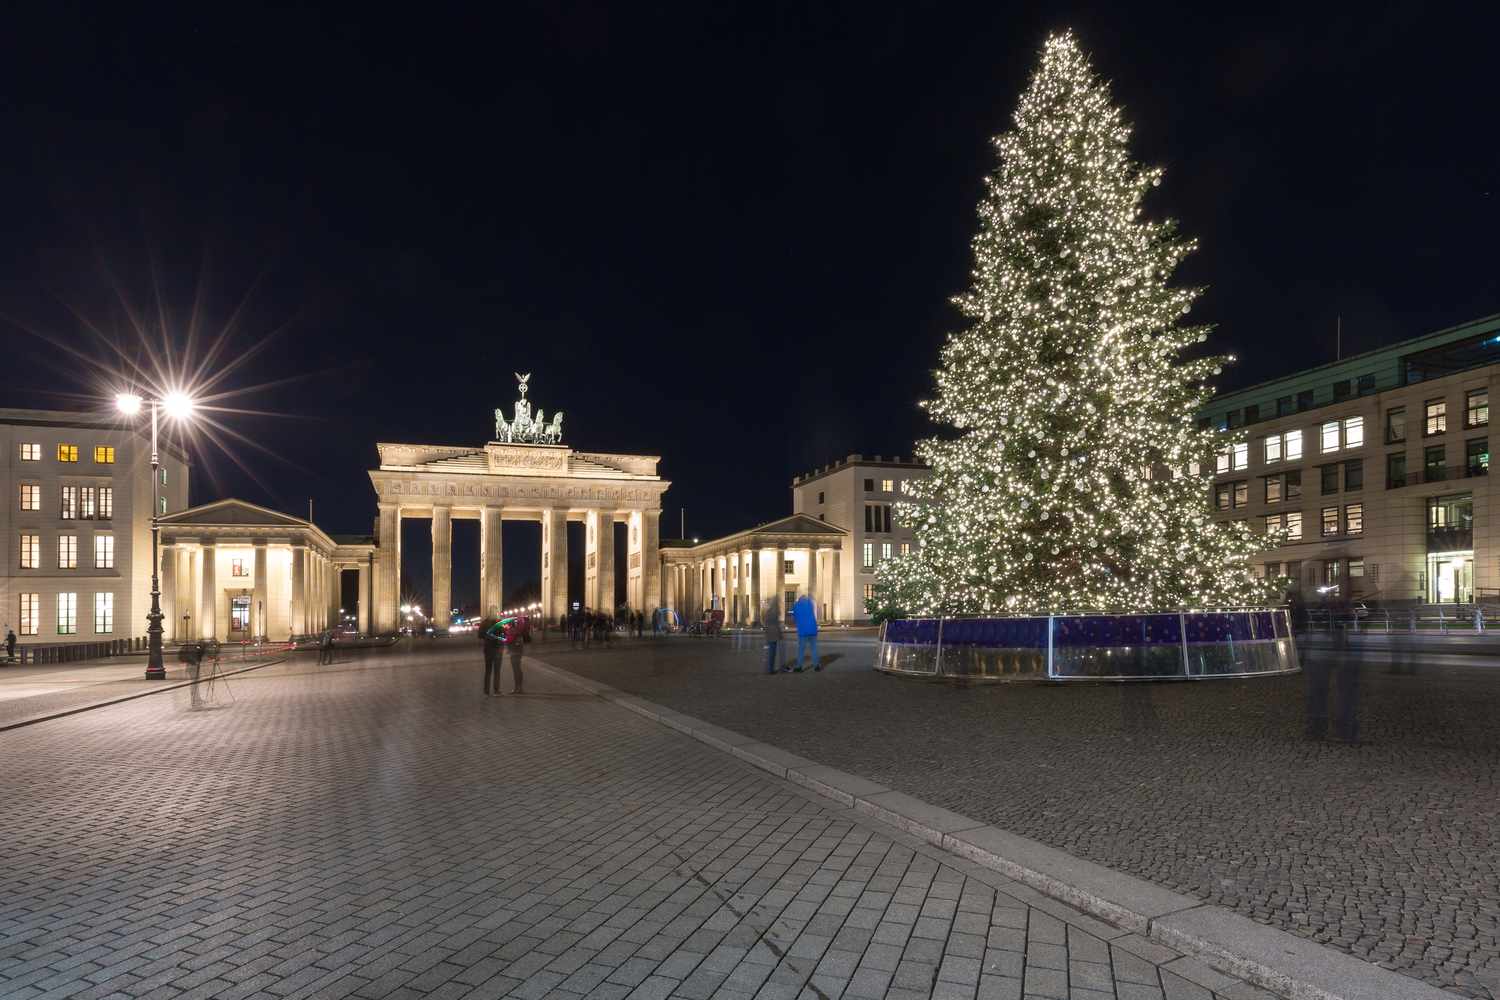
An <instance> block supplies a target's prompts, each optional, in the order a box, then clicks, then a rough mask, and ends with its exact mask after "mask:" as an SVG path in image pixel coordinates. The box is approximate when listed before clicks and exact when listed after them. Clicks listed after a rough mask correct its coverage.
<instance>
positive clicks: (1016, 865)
mask: <svg viewBox="0 0 1500 1000" xmlns="http://www.w3.org/2000/svg"><path fill="white" fill-rule="evenodd" d="M533 660H534V661H535V662H536V663H537V664H538V665H539V666H541V667H543V668H544V669H546V670H547V671H548V672H549V673H551V674H553V675H554V676H556V677H557V678H558V679H560V680H562V681H564V682H565V683H568V684H571V685H573V686H574V687H577V688H581V689H583V690H585V691H588V692H590V693H592V694H594V695H596V696H598V697H599V698H602V699H603V700H605V701H609V702H613V703H615V704H617V705H619V706H620V707H622V708H626V709H628V710H630V711H632V712H635V713H636V714H638V715H641V716H644V717H646V718H648V719H652V720H654V721H656V722H659V723H661V724H663V725H666V726H668V727H669V728H672V729H675V730H677V731H679V732H682V733H684V734H686V735H688V736H691V737H693V738H694V739H696V740H698V741H699V742H702V743H706V744H708V745H710V746H713V747H715V748H717V749H720V750H723V751H725V752H727V753H730V754H731V755H733V756H735V757H737V758H739V759H741V760H744V761H746V762H747V763H750V764H752V765H755V766H757V767H759V768H761V769H763V770H766V771H769V772H771V773H772V774H776V775H779V776H781V777H782V778H784V779H786V780H787V781H789V782H791V783H793V784H796V785H799V786H801V787H804V788H807V789H808V790H810V791H812V792H815V793H817V794H818V795H820V796H822V797H824V798H827V799H829V800H831V801H834V802H838V803H839V804H840V805H843V806H846V807H850V808H852V809H853V810H854V811H855V812H858V813H861V814H862V815H865V816H868V817H870V818H871V819H875V820H877V821H880V822H884V823H886V824H888V825H890V826H894V827H896V828H897V829H899V830H903V831H905V832H907V833H910V834H913V835H915V836H918V837H921V838H922V839H924V840H926V841H927V842H928V843H930V844H933V845H934V846H937V847H939V848H941V849H942V850H945V851H947V852H948V853H950V854H954V855H957V856H959V857H962V858H965V859H967V860H969V861H972V862H975V863H976V864H979V865H981V866H983V867H985V868H988V869H990V870H991V871H995V872H997V873H999V874H1001V875H1004V876H1006V877H1007V878H1010V879H1013V880H1014V881H1016V882H1020V883H1022V884H1023V885H1027V886H1029V887H1031V888H1032V889H1035V890H1037V891H1038V892H1040V893H1042V894H1043V895H1046V896H1050V897H1051V898H1053V899H1057V900H1060V901H1061V902H1064V903H1066V904H1068V905H1070V906H1073V907H1075V908H1077V909H1079V910H1082V911H1083V912H1085V913H1087V914H1089V915H1091V916H1095V917H1099V918H1101V919H1103V920H1106V921H1108V922H1109V923H1111V924H1114V925H1116V926H1119V927H1123V928H1124V929H1126V930H1129V931H1134V932H1136V933H1139V934H1141V935H1142V936H1144V937H1147V938H1149V939H1150V940H1153V941H1156V942H1158V943H1160V944H1163V945H1166V946H1167V947H1170V948H1174V949H1176V950H1177V951H1180V952H1182V953H1184V954H1185V955H1188V956H1191V957H1193V958H1196V959H1197V960H1199V961H1201V962H1203V963H1204V964H1205V965H1208V966H1209V967H1211V968H1213V969H1216V970H1218V971H1220V972H1223V973H1225V974H1228V975H1231V976H1235V977H1238V978H1240V979H1243V980H1246V981H1247V982H1249V983H1251V984H1253V985H1255V986H1260V987H1262V988H1264V989H1267V990H1271V991H1272V992H1275V993H1278V994H1280V995H1281V996H1284V997H1287V998H1289V1000H1452V998H1453V994H1452V993H1450V992H1448V991H1446V990H1441V989H1438V988H1437V987H1435V986H1429V985H1428V984H1427V983H1424V982H1422V981H1421V980H1418V979H1414V978H1412V977H1410V976H1406V975H1402V974H1401V973H1399V972H1394V971H1392V970H1390V969H1384V968H1381V967H1380V966H1378V965H1374V964H1372V963H1369V962H1366V961H1364V960H1363V959H1360V958H1356V957H1355V956H1353V955H1348V954H1345V953H1343V952H1340V951H1335V950H1333V949H1331V948H1327V947H1324V946H1323V945H1321V944H1318V943H1317V942H1315V941H1312V940H1309V939H1307V938H1301V937H1297V936H1296V935H1295V934H1289V933H1287V932H1286V931H1283V930H1279V929H1278V928H1275V927H1270V926H1267V925H1265V924H1260V923H1256V922H1255V921H1253V920H1251V919H1250V918H1248V917H1244V916H1241V915H1240V914H1238V913H1235V912H1233V911H1232V910H1229V909H1226V908H1224V907H1222V906H1216V905H1213V904H1209V903H1204V902H1202V901H1200V900H1197V899H1194V898H1192V897H1190V896H1185V895H1182V894H1181V893H1177V892H1174V891H1172V890H1170V889H1167V888H1164V887H1162V886H1159V885H1157V884H1155V883H1153V882H1147V881H1146V880H1144V879H1140V878H1137V877H1135V876H1133V875H1127V874H1125V873H1122V872H1117V871H1115V870H1113V869H1110V868H1106V867H1105V866H1103V865H1100V864H1097V863H1095V862H1092V861H1087V860H1085V859H1083V858H1079V857H1075V856H1074V855H1071V854H1068V853H1067V852H1065V851H1062V850H1059V849H1057V848H1055V847H1049V846H1048V845H1046V844H1043V843H1041V842H1040V841H1037V840H1033V839H1031V838H1030V837H1023V836H1021V835H1019V834H1014V833H1010V832H1008V831H1006V830H1001V829H999V828H997V827H994V826H989V825H986V824H985V823H983V822H981V821H979V820H976V819H973V818H972V817H967V816H962V815H961V814H959V813H954V812H952V811H950V810H947V809H944V808H942V807H941V806H935V805H931V804H930V803H927V802H924V801H922V800H921V799H917V798H914V797H912V796H909V795H906V794H905V793H903V792H897V791H894V790H893V789H889V788H886V787H884V786H882V785H879V784H877V783H875V782H873V781H871V780H870V779H868V778H863V777H860V776H859V775H854V774H849V773H848V772H842V771H838V770H836V769H835V768H832V767H828V766H826V765H823V764H819V763H817V762H815V761H807V760H806V758H801V757H798V756H797V755H796V754H793V753H791V752H790V751H785V750H782V749H781V748H779V747H774V746H771V745H770V744H766V743H762V742H761V741H759V740H755V739H752V738H750V737H747V736H743V735H741V734H739V733H734V732H731V731H730V730H727V729H724V728H722V727H720V726H716V725H713V724H712V723H708V722H704V721H702V720H699V719H696V718H694V717H692V716H689V715H685V714H683V713H681V712H678V711H676V710H675V709H668V708H664V707H662V706H658V705H655V704H654V703H652V702H650V701H647V700H645V699H643V698H641V697H639V696H637V695H632V694H628V693H626V692H623V691H620V690H619V689H617V688H614V687H611V686H610V685H608V684H604V683H601V682H599V681H594V680H587V679H584V678H580V677H577V676H576V675H574V674H573V673H572V672H571V671H568V670H564V669H562V668H559V667H555V666H553V665H552V664H550V663H548V662H546V661H545V660H541V659H539V658H535V657H533ZM760 747H763V748H765V749H766V750H771V751H774V752H775V754H776V755H777V756H778V757H779V758H780V759H779V760H778V759H773V758H770V757H761V756H759V754H758V752H757V749H756V748H760ZM787 758H796V759H797V760H801V761H806V764H807V768H806V770H807V772H809V773H803V771H802V769H800V768H796V767H788V766H787V765H786V759H787ZM840 784H843V785H844V786H845V788H843V789H841V788H840V787H839V785H840ZM859 786H862V787H860V790H859V791H857V792H856V791H853V790H852V788H853V787H859ZM898 806H899V807H900V808H897V807H898ZM900 809H906V810H907V811H906V812H902V811H900ZM888 817H890V818H888ZM931 820H935V821H938V822H940V823H942V824H944V825H947V826H948V829H947V830H943V829H942V828H941V827H940V826H935V825H932V823H931V822H928V821H931Z"/></svg>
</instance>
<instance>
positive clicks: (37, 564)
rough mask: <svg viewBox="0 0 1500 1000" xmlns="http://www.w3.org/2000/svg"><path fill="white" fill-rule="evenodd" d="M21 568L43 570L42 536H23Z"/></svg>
mask: <svg viewBox="0 0 1500 1000" xmlns="http://www.w3.org/2000/svg"><path fill="white" fill-rule="evenodd" d="M21 568H22V569H41V568H42V536H41V535H22V536H21Z"/></svg>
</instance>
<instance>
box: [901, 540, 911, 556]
mask: <svg viewBox="0 0 1500 1000" xmlns="http://www.w3.org/2000/svg"><path fill="white" fill-rule="evenodd" d="M901 554H902V555H903V556H909V555H911V542H902V543H901Z"/></svg>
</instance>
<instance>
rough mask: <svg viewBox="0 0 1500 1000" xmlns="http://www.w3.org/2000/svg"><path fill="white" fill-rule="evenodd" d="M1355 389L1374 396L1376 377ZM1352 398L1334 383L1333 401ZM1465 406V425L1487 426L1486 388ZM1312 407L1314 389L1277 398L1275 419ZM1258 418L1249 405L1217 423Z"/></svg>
mask: <svg viewBox="0 0 1500 1000" xmlns="http://www.w3.org/2000/svg"><path fill="white" fill-rule="evenodd" d="M1417 381H1420V380H1417ZM1358 387H1359V395H1361V396H1367V395H1369V394H1370V393H1373V392H1374V391H1375V376H1374V375H1361V376H1360V377H1359V383H1358ZM1352 395H1353V393H1352V392H1351V391H1350V384H1349V380H1348V379H1344V380H1343V381H1340V382H1335V383H1334V384H1333V398H1332V401H1333V402H1335V403H1340V402H1343V401H1344V400H1346V399H1349V398H1351V396H1352ZM1465 403H1466V405H1465V410H1466V414H1465V421H1466V426H1469V427H1484V426H1486V425H1487V424H1488V423H1489V407H1490V400H1489V389H1487V388H1486V389H1471V390H1469V391H1468V392H1467V393H1465ZM1434 404H1438V405H1439V406H1440V407H1441V416H1442V418H1443V421H1444V422H1445V423H1446V421H1447V409H1448V404H1447V401H1446V400H1442V399H1435V400H1428V401H1427V403H1426V407H1427V408H1428V410H1429V413H1430V411H1431V408H1432V407H1433V405H1434ZM1313 405H1314V403H1313V390H1312V389H1304V390H1303V391H1302V392H1299V393H1298V394H1297V395H1296V397H1292V396H1281V397H1280V398H1278V399H1277V400H1276V416H1278V417H1289V416H1291V415H1292V414H1293V413H1302V412H1303V411H1305V410H1310V409H1312V408H1313ZM1404 415H1405V414H1404V413H1403V416H1404ZM1266 416H1267V417H1268V418H1269V417H1270V414H1267V415H1266ZM1260 419H1261V412H1260V404H1259V403H1252V404H1251V405H1249V406H1247V407H1245V408H1244V409H1243V410H1237V409H1236V410H1230V411H1229V412H1228V413H1226V414H1225V415H1224V418H1223V419H1222V420H1220V421H1219V424H1218V426H1219V428H1220V429H1221V430H1232V429H1233V428H1236V427H1241V426H1248V425H1249V424H1253V423H1255V422H1257V421H1258V420H1260ZM1198 426H1199V427H1201V428H1203V429H1204V430H1207V429H1208V428H1210V427H1212V426H1214V421H1213V418H1212V417H1203V418H1202V419H1200V420H1199V421H1198ZM1427 433H1428V434H1441V433H1442V431H1431V430H1429V431H1427Z"/></svg>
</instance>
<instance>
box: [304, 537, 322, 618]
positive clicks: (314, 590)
mask: <svg viewBox="0 0 1500 1000" xmlns="http://www.w3.org/2000/svg"><path fill="white" fill-rule="evenodd" d="M306 596H307V631H308V632H309V633H314V632H321V631H323V622H322V617H323V616H322V613H321V612H320V611H319V610H318V609H319V608H320V607H322V601H321V599H320V598H319V597H318V551H317V549H312V548H309V549H308V550H307V595H306Z"/></svg>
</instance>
